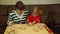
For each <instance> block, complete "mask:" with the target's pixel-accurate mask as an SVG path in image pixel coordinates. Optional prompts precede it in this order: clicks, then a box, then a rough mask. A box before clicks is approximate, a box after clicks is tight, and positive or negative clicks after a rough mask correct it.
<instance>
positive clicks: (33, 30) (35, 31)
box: [4, 23, 49, 34]
mask: <svg viewBox="0 0 60 34" xmlns="http://www.w3.org/2000/svg"><path fill="white" fill-rule="evenodd" d="M20 33H21V34H49V33H48V31H47V30H46V29H45V27H44V24H40V23H38V24H34V25H28V24H14V25H12V26H7V28H6V30H5V32H4V34H20Z"/></svg>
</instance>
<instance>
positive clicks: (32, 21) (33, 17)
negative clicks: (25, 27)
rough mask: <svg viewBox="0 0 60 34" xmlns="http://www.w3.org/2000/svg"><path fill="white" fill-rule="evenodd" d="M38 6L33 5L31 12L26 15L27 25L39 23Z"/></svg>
mask: <svg viewBox="0 0 60 34" xmlns="http://www.w3.org/2000/svg"><path fill="white" fill-rule="evenodd" d="M39 11H40V10H39V8H38V7H34V8H33V10H32V12H31V14H30V15H29V16H28V17H27V23H28V24H29V25H32V24H36V23H40V12H39Z"/></svg>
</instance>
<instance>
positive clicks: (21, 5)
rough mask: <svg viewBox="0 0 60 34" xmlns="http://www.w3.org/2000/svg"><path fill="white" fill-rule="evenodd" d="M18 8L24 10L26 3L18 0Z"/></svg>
mask: <svg viewBox="0 0 60 34" xmlns="http://www.w3.org/2000/svg"><path fill="white" fill-rule="evenodd" d="M15 6H16V8H17V9H19V10H24V9H25V5H24V4H23V2H22V1H17V3H16V5H15Z"/></svg>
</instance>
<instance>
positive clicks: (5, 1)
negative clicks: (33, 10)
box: [0, 0, 60, 5]
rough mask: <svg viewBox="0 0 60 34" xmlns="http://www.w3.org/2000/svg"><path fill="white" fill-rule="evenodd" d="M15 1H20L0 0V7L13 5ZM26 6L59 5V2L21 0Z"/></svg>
mask: <svg viewBox="0 0 60 34" xmlns="http://www.w3.org/2000/svg"><path fill="white" fill-rule="evenodd" d="M17 1H20V0H0V5H1V4H2V5H14V4H15V3H16V2H17ZM21 1H23V2H24V3H25V4H26V5H32V4H60V0H21Z"/></svg>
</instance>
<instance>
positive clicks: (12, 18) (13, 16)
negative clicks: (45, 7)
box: [8, 10, 29, 24]
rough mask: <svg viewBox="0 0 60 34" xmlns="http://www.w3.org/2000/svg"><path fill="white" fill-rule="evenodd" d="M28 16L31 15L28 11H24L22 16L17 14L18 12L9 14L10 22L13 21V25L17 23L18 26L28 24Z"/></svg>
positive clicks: (14, 11)
mask: <svg viewBox="0 0 60 34" xmlns="http://www.w3.org/2000/svg"><path fill="white" fill-rule="evenodd" d="M28 14H29V12H28V11H24V12H23V13H22V14H21V15H18V14H17V13H16V10H13V11H11V12H10V13H9V17H8V22H9V21H12V22H13V23H16V24H19V23H21V24H23V23H26V18H27V16H28Z"/></svg>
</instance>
